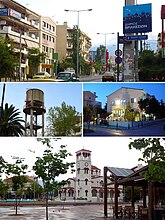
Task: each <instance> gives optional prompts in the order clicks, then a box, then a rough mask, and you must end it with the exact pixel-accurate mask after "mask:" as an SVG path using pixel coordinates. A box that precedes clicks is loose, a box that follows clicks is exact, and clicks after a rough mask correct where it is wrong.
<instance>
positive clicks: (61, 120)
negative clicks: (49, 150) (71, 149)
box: [47, 102, 81, 136]
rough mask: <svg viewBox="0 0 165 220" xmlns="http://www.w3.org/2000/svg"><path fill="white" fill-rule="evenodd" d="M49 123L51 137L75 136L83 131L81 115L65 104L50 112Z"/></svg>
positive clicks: (51, 109)
mask: <svg viewBox="0 0 165 220" xmlns="http://www.w3.org/2000/svg"><path fill="white" fill-rule="evenodd" d="M47 121H48V123H49V124H48V135H49V136H50V135H52V136H73V135H75V134H76V132H79V131H80V129H81V123H80V122H81V114H80V113H79V112H77V111H76V108H75V107H74V106H71V105H67V104H66V103H65V102H62V104H61V107H58V106H57V107H51V108H50V109H49V110H48V117H47Z"/></svg>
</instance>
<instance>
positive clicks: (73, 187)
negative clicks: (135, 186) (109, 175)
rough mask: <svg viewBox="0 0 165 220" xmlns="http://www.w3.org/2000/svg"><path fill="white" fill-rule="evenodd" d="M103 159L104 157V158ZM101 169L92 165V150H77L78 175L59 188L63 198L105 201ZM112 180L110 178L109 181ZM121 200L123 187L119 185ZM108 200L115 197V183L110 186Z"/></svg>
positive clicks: (120, 198) (60, 196)
mask: <svg viewBox="0 0 165 220" xmlns="http://www.w3.org/2000/svg"><path fill="white" fill-rule="evenodd" d="M102 159H103V158H102ZM103 179H104V178H103V176H102V175H101V170H100V169H99V168H98V167H97V166H94V165H92V162H91V151H90V150H86V149H81V150H79V151H77V152H76V177H74V178H69V179H68V180H67V184H66V185H65V186H64V187H63V188H61V189H60V190H59V198H60V199H61V200H66V201H67V200H72V199H77V200H86V201H92V202H102V201H103V190H104V182H103ZM110 182H111V181H110V180H109V179H108V183H110ZM119 191H120V192H119V200H122V198H123V194H122V187H121V188H120V187H119ZM107 193H108V200H109V201H112V200H113V198H114V185H109V187H108V192H107Z"/></svg>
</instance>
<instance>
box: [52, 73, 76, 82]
mask: <svg viewBox="0 0 165 220" xmlns="http://www.w3.org/2000/svg"><path fill="white" fill-rule="evenodd" d="M56 78H57V79H62V80H64V81H65V82H79V81H80V80H79V77H77V76H76V74H75V73H74V72H69V71H64V72H59V73H58V75H57V77H56Z"/></svg>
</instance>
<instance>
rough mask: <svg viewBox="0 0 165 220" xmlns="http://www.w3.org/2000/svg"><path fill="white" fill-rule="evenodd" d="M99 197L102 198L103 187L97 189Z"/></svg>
mask: <svg viewBox="0 0 165 220" xmlns="http://www.w3.org/2000/svg"><path fill="white" fill-rule="evenodd" d="M99 197H100V198H103V189H100V191H99Z"/></svg>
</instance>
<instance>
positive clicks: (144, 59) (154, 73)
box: [139, 50, 165, 81]
mask: <svg viewBox="0 0 165 220" xmlns="http://www.w3.org/2000/svg"><path fill="white" fill-rule="evenodd" d="M164 72H165V60H164V59H163V58H162V55H161V52H159V53H154V51H151V50H143V52H142V53H141V55H140V57H139V80H140V81H164V80H165V79H164Z"/></svg>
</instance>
